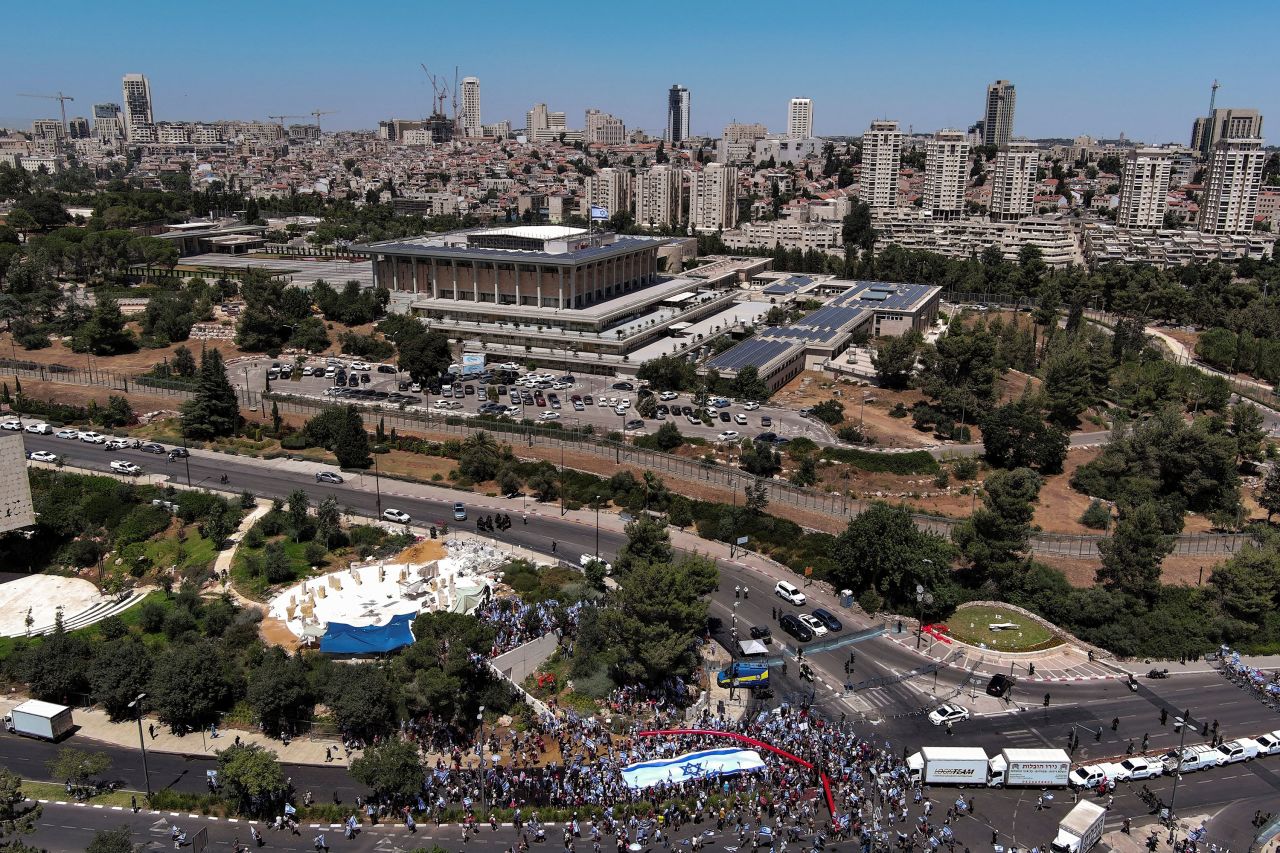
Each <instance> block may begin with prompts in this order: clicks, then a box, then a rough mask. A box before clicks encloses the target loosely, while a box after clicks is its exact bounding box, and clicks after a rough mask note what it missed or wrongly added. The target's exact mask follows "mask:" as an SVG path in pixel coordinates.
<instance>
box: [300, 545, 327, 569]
mask: <svg viewBox="0 0 1280 853" xmlns="http://www.w3.org/2000/svg"><path fill="white" fill-rule="evenodd" d="M302 553H303V556H305V557H306V559H307V564H308V565H311V566H319V565H322V564H323V563H324V558H325V557H326V556H328V554H329V549H328V548H326V547H324V545H322V544H320V543H319V542H316V541H311V542H308V543H307V547H306V548H305V549H304V550H303V552H302Z"/></svg>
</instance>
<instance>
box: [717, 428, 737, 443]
mask: <svg viewBox="0 0 1280 853" xmlns="http://www.w3.org/2000/svg"><path fill="white" fill-rule="evenodd" d="M716 438H717V439H718V440H719V441H737V440H738V431H737V430H736V429H727V430H725V431H724V432H722V433H720V435H718V436H716Z"/></svg>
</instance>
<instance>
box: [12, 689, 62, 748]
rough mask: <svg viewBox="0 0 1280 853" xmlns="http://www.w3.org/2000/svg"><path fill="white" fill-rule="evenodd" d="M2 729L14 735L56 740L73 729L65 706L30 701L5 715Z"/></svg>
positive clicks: (34, 700) (35, 700)
mask: <svg viewBox="0 0 1280 853" xmlns="http://www.w3.org/2000/svg"><path fill="white" fill-rule="evenodd" d="M4 727H5V729H6V730H8V731H10V732H13V733H15V734H20V735H26V736H27V737H38V738H41V739H42V740H57V739H58V738H60V737H62V736H63V735H65V734H66V733H67V732H69V731H71V730H72V729H73V728H75V723H74V722H72V720H71V709H70V708H68V707H67V706H66V705H55V704H53V703H52V702H41V701H39V700H37V699H30V700H28V701H26V702H23V703H22V704H21V705H18V706H17V707H15V708H14V709H13V710H12V711H10V712H9V713H8V714H6V715H5V718H4Z"/></svg>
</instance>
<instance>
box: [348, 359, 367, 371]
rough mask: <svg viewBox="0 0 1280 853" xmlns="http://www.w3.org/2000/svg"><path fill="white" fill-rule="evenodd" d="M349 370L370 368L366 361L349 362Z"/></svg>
mask: <svg viewBox="0 0 1280 853" xmlns="http://www.w3.org/2000/svg"><path fill="white" fill-rule="evenodd" d="M351 369H352V370H370V369H372V368H371V366H370V364H369V363H368V362H367V361H353V362H351Z"/></svg>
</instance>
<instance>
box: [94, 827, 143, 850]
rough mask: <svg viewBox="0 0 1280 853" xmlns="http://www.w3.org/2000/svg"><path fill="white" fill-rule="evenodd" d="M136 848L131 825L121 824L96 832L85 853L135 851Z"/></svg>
mask: <svg viewBox="0 0 1280 853" xmlns="http://www.w3.org/2000/svg"><path fill="white" fill-rule="evenodd" d="M135 849H136V848H135V847H134V845H133V834H132V833H131V832H130V831H129V827H127V826H121V827H118V828H116V829H100V830H98V831H97V832H95V833H94V834H93V839H92V840H90V842H89V846H88V847H86V848H85V853H134V850H135Z"/></svg>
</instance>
